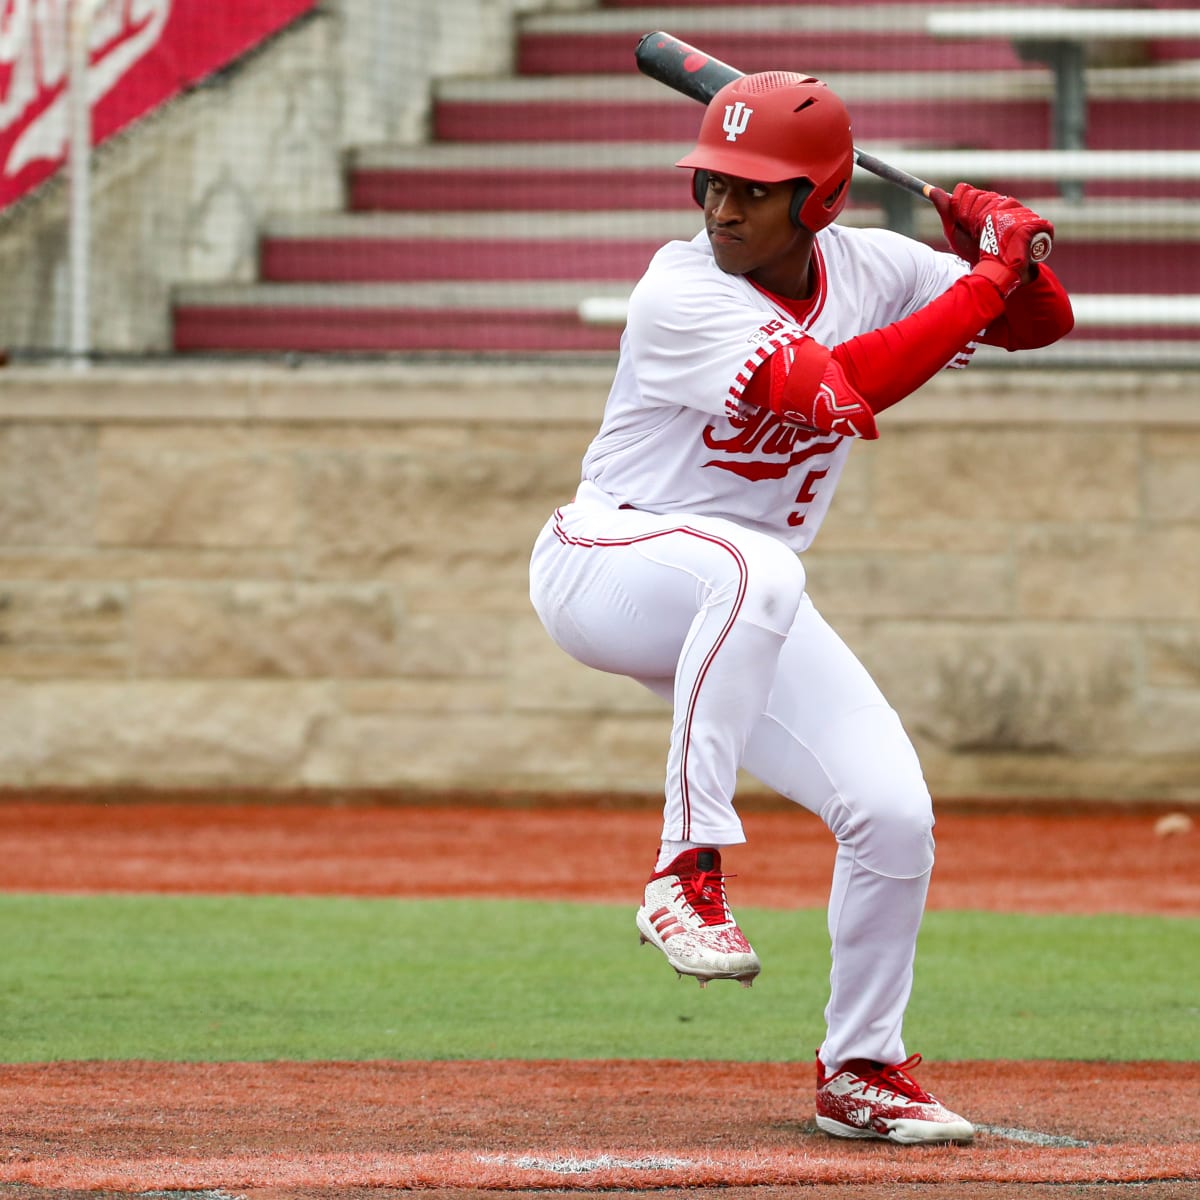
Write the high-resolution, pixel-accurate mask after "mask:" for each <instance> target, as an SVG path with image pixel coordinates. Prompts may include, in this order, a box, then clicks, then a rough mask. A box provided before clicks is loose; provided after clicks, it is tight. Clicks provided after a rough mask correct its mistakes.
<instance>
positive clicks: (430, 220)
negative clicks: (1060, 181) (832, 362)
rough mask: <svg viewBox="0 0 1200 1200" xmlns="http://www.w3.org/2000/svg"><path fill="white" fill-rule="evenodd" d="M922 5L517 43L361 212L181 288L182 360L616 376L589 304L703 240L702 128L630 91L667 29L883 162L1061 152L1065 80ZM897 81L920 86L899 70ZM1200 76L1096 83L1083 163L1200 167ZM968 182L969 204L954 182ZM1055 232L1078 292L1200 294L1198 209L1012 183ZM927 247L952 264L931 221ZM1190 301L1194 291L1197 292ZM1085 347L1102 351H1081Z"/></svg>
mask: <svg viewBox="0 0 1200 1200" xmlns="http://www.w3.org/2000/svg"><path fill="white" fill-rule="evenodd" d="M925 7H926V6H916V5H902V4H896V5H887V4H856V3H847V4H841V5H837V6H796V5H793V4H787V3H783V2H779V3H764V4H758V5H754V6H738V5H729V4H723V5H722V4H716V3H702V2H694V3H692V4H688V5H684V4H660V5H658V6H656V7H654V8H653V9H642V8H639V7H637V6H635V5H632V4H629V3H624V2H619V0H609V3H607V4H605V5H603V6H601V5H597V6H596V7H595V8H594V9H592V10H588V11H585V12H573V13H566V14H555V13H550V14H541V15H529V16H526V17H525V18H523V19H522V20H521V21H520V22H519V26H518V37H517V44H516V61H517V63H518V67H519V70H518V73H517V74H515V75H513V76H512V77H508V78H494V79H451V80H445V81H443V82H441V83H440V84H438V85H437V87H436V89H435V95H434V104H433V113H432V138H431V141H430V143H429V144H427V145H420V146H375V147H363V148H360V149H358V150H356V151H355V152H354V153H353V154H352V155H351V156H350V157H349V160H348V165H347V179H346V192H347V196H348V209H347V211H346V212H342V213H331V214H325V215H319V216H309V217H277V218H273V219H271V220H269V221H267V222H266V223H265V225H264V227H263V229H262V230H261V240H260V256H259V257H260V281H259V282H258V283H255V284H242V285H233V284H230V285H217V286H211V285H204V286H189V287H183V288H180V289H178V291H177V294H176V296H175V306H174V323H175V345H176V348H177V349H178V350H180V351H185V352H235V353H246V352H297V353H304V352H345V353H399V354H405V355H412V354H431V353H432V354H472V353H474V354H518V355H523V356H535V355H540V354H564V353H566V354H589V355H595V354H605V355H607V354H610V353H611V352H612V351H613V350H614V349H615V347H616V343H617V338H618V330H617V328H615V327H613V326H592V325H587V324H584V323H582V322H581V320H580V318H579V316H578V309H579V304H580V302H581V301H582V300H583V299H584V298H588V297H595V296H608V297H613V298H622V297H624V296H625V295H627V294H628V290H629V287H630V286H631V285H632V283H633V281H634V280H636V278H637V277H638V275H639V274H640V273H641V271H642V269H643V268H644V266H645V263H646V261H647V260H648V259H649V257H650V255H651V254H652V253H653V252H654V250H655V249H656V248H657V247H658V246H659V245H660V244H661V243H662V242H663V241H665V240H667V239H668V238H671V237H688V236H691V235H692V234H693V233H694V232H695V231H696V230H697V229H698V228H699V213H698V211H697V209H696V208H695V207H694V205H693V204H692V203H691V201H690V198H689V195H688V180H687V178H686V176H685V175H684V173H683V172H681V171H679V170H677V169H676V168H674V167H673V166H672V164H673V163H674V161H675V160H676V159H677V158H678V157H679V156H680V154H681V153H682V152H683V151H684V150H685V149H686V148H687V146H688V145H689V144H690V140H691V138H692V137H693V136H694V134H695V130H696V125H697V121H698V116H699V109H698V107H697V105H696V104H695V103H693V102H692V101H689V100H686V99H684V98H682V97H679V96H677V95H675V94H674V93H672V92H670V91H669V90H667V89H666V88H664V87H662V86H661V85H659V84H657V83H654V82H653V81H651V80H649V79H646V78H644V77H642V76H640V75H639V74H637V72H636V68H635V65H634V61H633V50H634V47H635V46H636V44H637V41H638V39H639V37H640V36H641V34H642V33H644V32H646V31H647V30H649V29H653V28H659V27H661V26H662V25H663V24H666V25H667V26H668V27H669V28H670V29H671V31H672V32H673V33H675V34H677V35H678V36H680V37H683V38H684V39H685V40H689V41H692V42H694V43H696V44H699V45H702V46H704V47H705V48H706V49H708V50H709V51H710V52H711V53H713V54H715V55H717V56H718V57H721V58H725V59H727V60H728V61H731V62H733V63H735V64H736V65H738V66H739V67H742V68H744V69H760V68H764V67H780V66H783V67H797V68H800V69H804V70H807V71H811V72H813V73H816V74H819V75H822V76H826V77H828V78H829V79H830V82H832V83H833V84H834V86H835V87H837V89H838V91H839V92H840V93H841V94H842V96H843V97H844V98H845V99H846V101H847V103H848V105H849V107H850V109H851V112H852V113H853V114H854V120H855V131H856V141H857V142H858V144H859V145H860V146H862V147H864V148H867V149H870V150H872V151H875V152H876V153H880V154H882V155H883V156H884V157H887V151H888V148H889V147H895V146H900V145H907V146H911V147H925V148H945V149H953V148H956V147H971V148H975V149H997V150H1002V149H1024V148H1030V147H1034V148H1047V147H1048V146H1049V144H1050V133H1049V129H1050V100H1051V94H1052V82H1051V78H1050V75H1049V72H1048V71H1047V70H1045V69H1044V68H1042V67H1039V66H1036V65H1034V66H1031V65H1030V64H1028V63H1025V62H1022V61H1021V60H1020V59H1019V58H1017V56H1016V54H1015V52H1014V51H1012V49H1011V47H1009V46H1008V44H1007V43H1003V42H978V43H976V42H971V43H957V42H952V43H946V42H942V41H935V40H934V39H932V38H929V37H927V36H926V35H924V34H923V32H922V27H921V18H920V13H922V12H923V11H924V9H925ZM898 64H903V68H904V69H903V70H897V69H896V67H897V65H898ZM1192 65H1193V64H1185V66H1184V68H1183V69H1180V68H1179V67H1178V65H1176V66H1175V67H1171V66H1170V65H1169V64H1168V65H1167V66H1165V67H1164V68H1161V69H1160V68H1155V67H1153V66H1145V67H1140V68H1137V69H1111V70H1096V71H1093V72H1091V73H1090V77H1089V86H1090V95H1091V98H1090V103H1089V144H1090V145H1091V146H1093V147H1094V148H1129V149H1142V150H1144V149H1146V148H1147V147H1146V131H1147V130H1150V131H1151V132H1152V140H1153V145H1154V146H1155V147H1160V148H1171V149H1193V148H1195V147H1196V145H1197V139H1196V133H1195V131H1196V130H1197V129H1198V128H1200V75H1198V74H1197V73H1196V72H1194V71H1191V72H1189V70H1188V68H1190V67H1191V66H1192ZM943 182H953V181H943ZM976 182H980V183H983V182H989V183H991V184H992V185H993V186H996V185H997V184H999V185H1000V186H1001V190H1011V191H1014V192H1017V194H1020V195H1022V196H1023V197H1029V198H1031V199H1037V198H1039V197H1040V198H1041V199H1040V207H1042V208H1043V209H1044V210H1045V211H1046V215H1047V216H1051V217H1052V219H1054V220H1056V222H1057V223H1058V225H1059V239H1058V244H1057V245H1056V248H1055V266H1056V268H1057V269H1058V270H1059V271H1060V274H1062V276H1063V278H1064V279H1065V280H1066V281H1067V282H1068V285H1069V286H1070V287H1071V288H1072V289H1073V290H1076V291H1080V290H1083V291H1098V292H1114V291H1122V292H1156V291H1163V290H1166V288H1165V287H1164V282H1163V281H1164V280H1168V281H1169V280H1172V279H1176V280H1178V279H1181V278H1191V279H1193V280H1194V279H1195V278H1196V277H1198V276H1200V242H1198V239H1197V219H1196V216H1195V212H1196V206H1195V201H1196V199H1197V198H1198V197H1200V189H1198V188H1197V187H1196V186H1195V185H1193V184H1177V185H1174V186H1173V187H1172V188H1171V189H1170V190H1165V189H1163V188H1157V189H1153V191H1154V194H1152V195H1147V193H1148V192H1149V191H1150V190H1151V189H1150V188H1148V187H1147V186H1145V185H1143V186H1140V187H1139V186H1136V185H1114V184H1105V185H1097V186H1096V187H1089V190H1088V199H1087V201H1086V202H1084V203H1082V204H1075V205H1069V204H1067V203H1066V202H1064V201H1063V200H1061V198H1059V197H1058V196H1057V194H1056V190H1055V189H1054V187H1053V186H1052V185H1047V184H1040V185H1032V186H1031V185H1029V184H1020V183H1016V184H1013V185H1012V186H1011V187H1004V186H1003V185H1004V181H982V180H977V181H976ZM880 205H881V191H880V188H879V186H878V185H877V184H876V183H875V181H874V180H872V179H871V178H870V177H863V176H862V175H858V176H856V182H855V196H854V199H853V201H852V206H851V208H849V209H848V210H847V211H846V214H845V215H844V217H843V221H844V222H850V223H872V224H874V223H879V222H880V221H881V220H883V213H882V211H881V208H880ZM915 215H916V218H917V223H916V226H915V227H914V232H915V233H916V234H917V235H918V236H921V237H923V238H926V239H927V240H929V241H931V242H934V243H937V244H940V243H941V236H940V226H939V225H938V224H937V222H936V219H935V218H934V216H933V214H932V211H931V210H929V209H928V208H927V207H926V206H924V205H920V206H918V209H917V210H916V212H915ZM1192 286H1194V285H1189V290H1190V289H1191V287H1192ZM1074 336H1075V337H1087V336H1089V334H1088V333H1087V332H1086V331H1080V332H1079V333H1077V334H1076V335H1074Z"/></svg>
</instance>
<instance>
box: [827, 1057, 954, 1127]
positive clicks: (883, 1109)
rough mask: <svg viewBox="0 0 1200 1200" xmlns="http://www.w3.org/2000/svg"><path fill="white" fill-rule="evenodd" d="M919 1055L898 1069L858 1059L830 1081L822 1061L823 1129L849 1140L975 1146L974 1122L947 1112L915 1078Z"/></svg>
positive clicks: (849, 1063) (845, 1066)
mask: <svg viewBox="0 0 1200 1200" xmlns="http://www.w3.org/2000/svg"><path fill="white" fill-rule="evenodd" d="M920 1061H921V1056H920V1055H919V1054H914V1055H913V1056H912V1057H911V1058H908V1059H906V1060H905V1061H904V1062H902V1063H900V1064H899V1065H897V1066H885V1065H884V1064H882V1063H876V1062H868V1061H867V1060H866V1059H865V1058H856V1059H852V1060H851V1061H850V1062H848V1063H846V1064H845V1065H844V1066H843V1067H842V1068H841V1070H839V1071H836V1072H835V1073H834V1074H833V1075H830V1076H826V1074H825V1067H824V1064H823V1063H822V1062H821V1059H820V1056H818V1057H817V1128H818V1129H822V1130H824V1131H825V1132H826V1133H829V1134H832V1135H833V1136H834V1137H844V1138H886V1139H887V1140H888V1141H889V1142H900V1143H902V1144H904V1145H921V1144H931V1143H935V1142H969V1141H970V1140H971V1139H972V1138H973V1137H974V1136H975V1129H974V1127H973V1126H972V1125H971V1123H970V1121H966V1120H964V1119H963V1118H962V1117H960V1116H959V1115H958V1114H957V1113H953V1112H951V1111H950V1110H949V1109H948V1108H946V1107H944V1106H943V1105H942V1103H941V1101H939V1100H936V1099H934V1097H933V1096H931V1095H930V1094H929V1093H928V1092H927V1091H925V1090H924V1089H923V1088H922V1087H921V1086H920V1085H919V1084H918V1083H917V1082H916V1080H914V1079H913V1078H912V1077H911V1076H910V1075H908V1074H906V1072H907V1071H908V1069H909V1068H910V1067H915V1066H916V1065H917V1064H918V1063H919V1062H920Z"/></svg>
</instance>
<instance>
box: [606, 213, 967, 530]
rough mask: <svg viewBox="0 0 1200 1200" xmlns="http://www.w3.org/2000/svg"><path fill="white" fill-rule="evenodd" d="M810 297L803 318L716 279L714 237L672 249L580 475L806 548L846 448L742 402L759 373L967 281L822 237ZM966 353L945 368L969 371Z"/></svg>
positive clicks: (745, 286)
mask: <svg viewBox="0 0 1200 1200" xmlns="http://www.w3.org/2000/svg"><path fill="white" fill-rule="evenodd" d="M813 259H814V262H815V264H816V270H817V289H816V295H815V296H814V297H813V299H812V301H811V302H810V303H809V304H808V306H807V310H806V311H803V313H802V315H801V316H800V317H799V318H797V317H795V316H793V315H792V314H791V313H789V312H788V311H787V310H786V309H784V308H782V307H780V306H779V305H777V304H776V303H774V302H773V301H772V300H771V299H770V297H768V296H767V295H765V294H764V293H763V292H761V291H760V290H758V289H757V288H755V287H754V285H753V284H751V283H750V282H749V281H748V280H746V279H745V278H744V277H743V276H740V275H729V274H726V273H725V272H724V271H722V270H721V269H720V267H718V266H717V264H716V261H715V260H714V258H713V253H712V248H711V246H710V245H709V242H708V237H707V235H706V234H705V233H703V232H701V233H699V234H697V235H696V237H694V238H693V239H692V240H691V241H690V242H683V241H677V242H670V243H669V244H667V245H666V246H664V247H663V248H662V249H661V250H660V251H659V252H658V253H657V254H656V255H655V256H654V258H653V259H652V260H651V263H650V265H649V267H648V268H647V270H646V273H645V275H644V276H643V277H642V279H641V280H640V281H639V283H638V285H637V287H636V288H635V289H634V291H633V295H632V296H631V297H630V302H629V320H628V324H627V327H626V330H625V333H624V334H623V335H622V343H621V345H622V355H621V361H620V363H619V365H618V368H617V373H616V377H615V379H614V380H613V385H612V389H611V391H610V393H609V397H608V403H607V405H606V407H605V412H604V419H603V422H602V424H601V426H600V430H599V432H598V433H597V435H596V437H595V439H594V440H593V441H592V444H591V446H590V447H589V448H588V451H587V454H586V455H585V457H584V461H583V476H584V478H585V479H586V480H589V481H590V482H592V483H593V484H595V485H596V486H597V487H599V488H600V489H601V490H602V491H604V492H606V493H607V494H608V495H609V496H610V497H612V498H613V499H614V500H615V501H616V502H617V503H618V504H629V505H632V506H634V507H635V508H642V509H645V510H647V511H649V512H657V513H670V512H680V513H685V512H691V513H699V514H703V515H706V516H718V517H727V518H729V519H730V520H733V521H736V522H738V523H739V524H741V525H743V526H746V527H748V528H750V529H755V530H758V531H760V532H763V533H768V534H771V535H773V536H775V537H777V538H780V539H781V540H782V541H784V542H785V543H786V544H787V545H788V546H789V547H791V548H792V549H793V550H797V551H799V550H804V549H805V548H807V547H808V546H809V545H810V544H811V542H812V540H813V537H814V536H815V535H816V532H817V529H818V527H819V526H820V524H821V521H822V519H823V518H824V516H825V513H826V511H827V510H828V508H829V503H830V500H831V498H832V496H833V491H834V489H835V487H836V486H837V481H838V478H839V476H840V474H841V471H842V467H843V465H844V463H845V460H846V456H847V455H848V454H849V451H850V442H851V440H852V439H847V438H843V437H840V436H838V435H836V434H821V433H814V432H811V431H809V430H806V429H803V428H800V427H798V426H796V425H792V424H788V423H786V422H784V421H782V420H781V419H780V418H779V417H778V416H776V415H775V414H774V413H772V412H771V411H770V410H769V409H767V408H762V407H759V406H757V405H753V404H748V403H746V402H745V401H744V400H743V398H742V396H743V391H744V389H745V387H746V384H747V382H748V381H749V379H750V376H751V375H752V374H753V371H754V369H755V368H756V367H757V366H758V365H759V364H761V363H762V362H763V360H764V359H766V358H767V357H769V355H770V354H771V353H772V352H773V351H774V350H775V349H778V348H780V347H782V346H786V345H788V344H790V343H794V342H797V341H800V340H802V339H804V338H806V337H810V338H814V339H815V340H816V341H818V342H821V343H823V344H824V345H826V346H831V347H832V346H836V345H837V344H838V343H840V342H844V341H846V340H848V339H849V338H852V337H855V336H856V335H858V334H860V333H865V332H867V331H868V330H871V329H878V328H881V327H882V326H885V325H889V324H891V323H892V322H893V321H897V320H899V319H901V318H902V317H905V316H908V315H909V314H910V313H913V312H916V311H917V310H918V309H920V308H923V307H924V306H925V305H926V304H928V303H930V302H931V301H933V300H934V299H936V298H937V297H938V296H940V295H941V294H942V293H943V292H945V291H946V289H947V288H948V287H950V285H951V284H952V283H953V282H954V281H955V280H956V279H957V278H958V277H959V276H960V275H963V274H965V273H966V272H967V271H969V270H970V267H969V266H968V265H967V264H966V263H965V262H963V260H962V259H960V258H957V257H955V256H954V255H951V254H943V253H939V252H937V251H934V250H932V249H930V248H929V247H927V246H924V245H922V244H921V243H919V242H914V241H912V240H910V239H908V238H905V237H901V236H900V235H898V234H895V233H892V232H890V231H888V230H882V229H843V228H841V227H839V226H837V225H830V226H829V227H828V228H826V229H824V230H822V231H821V232H820V233H819V234H818V235H817V238H816V243H815V247H814V252H813ZM969 353H970V350H969V349H968V350H967V351H966V352H965V353H964V354H963V355H960V356H959V357H958V358H957V359H956V360H954V362H952V363H951V364H949V365H965V362H966V360H967V358H968V357H969Z"/></svg>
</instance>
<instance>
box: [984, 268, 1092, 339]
mask: <svg viewBox="0 0 1200 1200" xmlns="http://www.w3.org/2000/svg"><path fill="white" fill-rule="evenodd" d="M1074 328H1075V314H1074V312H1073V311H1072V309H1071V298H1070V297H1069V296H1068V295H1067V291H1066V289H1065V288H1064V287H1063V285H1062V284H1061V283H1060V282H1059V281H1058V277H1057V276H1056V275H1055V274H1054V272H1053V271H1051V270H1050V268H1049V267H1047V266H1045V265H1044V264H1043V265H1040V266H1039V267H1038V273H1037V276H1036V278H1034V279H1033V280H1031V281H1030V282H1029V283H1027V284H1026V285H1025V286H1024V287H1019V288H1017V290H1016V291H1015V292H1013V294H1012V295H1011V296H1009V298H1008V300H1007V301H1006V302H1005V305H1004V312H1003V313H1002V314H1001V315H1000V316H999V317H998V318H997V319H996V320H995V321H993V322H992V323H991V324H990V325H989V326H988V327H987V329H986V330H985V331H984V334H983V336H982V337H981V338H980V339H979V340H980V341H982V342H986V343H987V344H988V345H989V346H1001V347H1003V348H1004V349H1005V350H1036V349H1037V348H1038V347H1039V346H1049V345H1050V344H1051V343H1052V342H1057V341H1058V339H1059V338H1061V337H1065V336H1066V335H1067V334H1068V333H1070V332H1071V330H1072V329H1074Z"/></svg>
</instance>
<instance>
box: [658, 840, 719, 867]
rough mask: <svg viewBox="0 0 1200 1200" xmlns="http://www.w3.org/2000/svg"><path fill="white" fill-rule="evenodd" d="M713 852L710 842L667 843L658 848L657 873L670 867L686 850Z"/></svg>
mask: <svg viewBox="0 0 1200 1200" xmlns="http://www.w3.org/2000/svg"><path fill="white" fill-rule="evenodd" d="M701 849H705V850H711V849H714V847H713V846H712V845H711V844H710V843H708V842H667V841H664V842H663V843H662V844H661V845H660V846H659V848H658V862H656V863H655V864H654V869H655V870H656V871H661V870H662V869H663V867H669V866H670V865H671V864H672V863H673V862H674V861H675V860H676V859H677V858H678V857H679V856H680V855H681V854H682V853H683V852H684V851H685V850H701Z"/></svg>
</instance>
